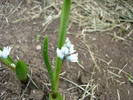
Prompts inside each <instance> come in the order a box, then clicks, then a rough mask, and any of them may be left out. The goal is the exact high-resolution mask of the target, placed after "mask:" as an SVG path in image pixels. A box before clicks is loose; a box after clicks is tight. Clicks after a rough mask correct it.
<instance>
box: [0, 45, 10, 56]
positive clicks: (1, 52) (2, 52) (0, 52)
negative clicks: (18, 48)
mask: <svg viewBox="0 0 133 100" xmlns="http://www.w3.org/2000/svg"><path fill="white" fill-rule="evenodd" d="M10 51H11V47H9V46H8V47H4V48H3V50H0V57H1V58H7V57H8V55H9V54H10Z"/></svg>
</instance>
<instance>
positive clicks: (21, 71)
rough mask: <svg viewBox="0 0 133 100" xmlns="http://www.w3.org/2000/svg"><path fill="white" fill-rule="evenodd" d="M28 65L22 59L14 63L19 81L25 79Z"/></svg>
mask: <svg viewBox="0 0 133 100" xmlns="http://www.w3.org/2000/svg"><path fill="white" fill-rule="evenodd" d="M27 74H28V67H27V64H26V63H25V62H23V61H20V60H19V61H18V62H17V64H16V76H17V78H18V79H19V80H20V81H27V78H28V77H27Z"/></svg>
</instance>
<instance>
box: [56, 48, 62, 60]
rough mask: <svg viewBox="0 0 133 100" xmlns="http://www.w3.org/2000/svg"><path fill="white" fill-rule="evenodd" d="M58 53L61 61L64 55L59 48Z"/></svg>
mask: <svg viewBox="0 0 133 100" xmlns="http://www.w3.org/2000/svg"><path fill="white" fill-rule="evenodd" d="M56 53H57V57H59V58H61V59H63V58H64V55H63V53H62V51H61V50H60V49H59V48H57V50H56Z"/></svg>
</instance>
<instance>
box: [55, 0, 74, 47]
mask: <svg viewBox="0 0 133 100" xmlns="http://www.w3.org/2000/svg"><path fill="white" fill-rule="evenodd" d="M70 8H71V0H64V3H63V6H62V10H61V11H62V12H61V19H60V28H59V34H58V36H59V39H58V48H59V49H61V47H62V46H63V45H64V42H65V37H66V33H67V27H68V23H69V15H70Z"/></svg>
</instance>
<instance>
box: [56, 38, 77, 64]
mask: <svg viewBox="0 0 133 100" xmlns="http://www.w3.org/2000/svg"><path fill="white" fill-rule="evenodd" d="M56 53H57V56H58V57H59V58H61V59H66V60H68V61H70V62H78V53H76V50H74V45H73V44H72V43H71V41H70V40H69V38H67V39H66V41H65V44H64V45H63V47H62V48H61V49H59V48H57V50H56Z"/></svg>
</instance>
